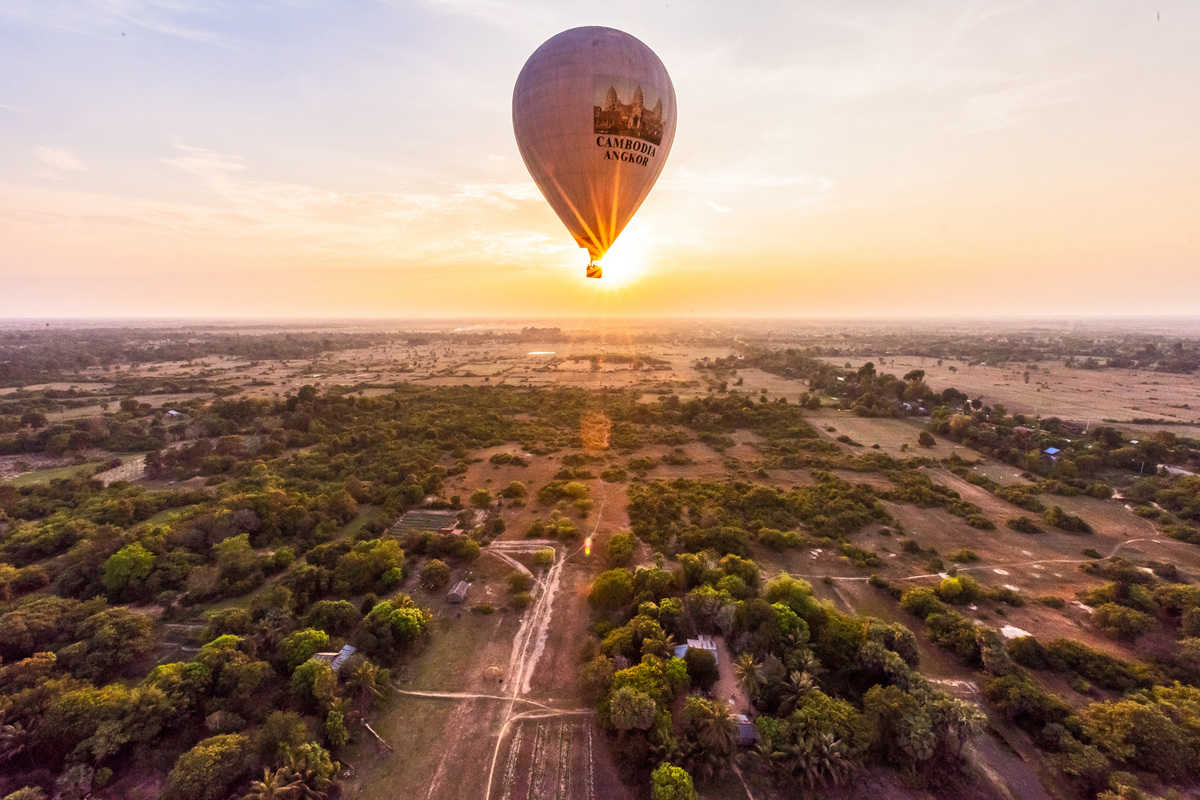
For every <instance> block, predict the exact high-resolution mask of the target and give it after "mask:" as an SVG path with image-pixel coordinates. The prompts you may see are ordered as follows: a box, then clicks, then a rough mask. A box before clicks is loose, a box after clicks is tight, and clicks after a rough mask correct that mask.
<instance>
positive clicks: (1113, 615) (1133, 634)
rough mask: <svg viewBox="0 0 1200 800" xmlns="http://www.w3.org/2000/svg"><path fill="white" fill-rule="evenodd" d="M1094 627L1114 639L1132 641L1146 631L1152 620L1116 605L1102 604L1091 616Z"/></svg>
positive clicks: (1146, 615) (1142, 614) (1137, 612)
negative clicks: (1094, 623)
mask: <svg viewBox="0 0 1200 800" xmlns="http://www.w3.org/2000/svg"><path fill="white" fill-rule="evenodd" d="M1092 619H1093V620H1095V622H1096V626H1097V627H1098V628H1100V630H1102V631H1104V633H1105V634H1107V635H1108V636H1111V637H1113V638H1115V639H1125V640H1129V641H1131V640H1133V639H1136V638H1137V637H1139V636H1141V635H1142V634H1143V633H1145V632H1146V631H1148V630H1149V629H1150V627H1151V626H1152V625H1153V624H1154V618H1153V617H1151V616H1150V615H1149V614H1144V613H1142V612H1141V611H1137V610H1135V609H1132V608H1127V607H1125V606H1122V605H1118V604H1116V603H1104V604H1103V605H1101V606H1099V607H1098V608H1097V609H1096V610H1095V612H1094V613H1093V614H1092Z"/></svg>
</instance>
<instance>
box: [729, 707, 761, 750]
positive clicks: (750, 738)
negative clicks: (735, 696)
mask: <svg viewBox="0 0 1200 800" xmlns="http://www.w3.org/2000/svg"><path fill="white" fill-rule="evenodd" d="M733 724H734V725H736V726H737V743H738V746H739V747H753V746H754V743H755V742H757V741H758V728H756V727H754V723H753V722H751V721H750V718H749V717H747V716H746V715H745V714H734V715H733Z"/></svg>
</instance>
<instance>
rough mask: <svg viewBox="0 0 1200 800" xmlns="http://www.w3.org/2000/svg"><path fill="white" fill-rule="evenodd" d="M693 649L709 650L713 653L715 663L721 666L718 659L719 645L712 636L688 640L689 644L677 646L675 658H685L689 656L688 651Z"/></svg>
mask: <svg viewBox="0 0 1200 800" xmlns="http://www.w3.org/2000/svg"><path fill="white" fill-rule="evenodd" d="M692 649H696V650H707V651H708V652H709V653H712V657H713V663H714V664H717V665H718V666H720V663H719V662H720V660H719V659H718V658H717V643H716V642H714V641H713V639H712V637H711V636H697V637H696V638H695V639H688V640H687V644H681V645H676V647H675V657H676V658H683V657H684V656H686V655H687V651H688V650H692Z"/></svg>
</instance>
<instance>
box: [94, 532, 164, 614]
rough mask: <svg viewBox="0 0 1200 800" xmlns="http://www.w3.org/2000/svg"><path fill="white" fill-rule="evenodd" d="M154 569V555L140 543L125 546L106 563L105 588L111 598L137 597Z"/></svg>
mask: <svg viewBox="0 0 1200 800" xmlns="http://www.w3.org/2000/svg"><path fill="white" fill-rule="evenodd" d="M153 569H154V554H153V553H151V552H150V551H149V550H147V549H146V548H145V547H142V545H141V544H140V543H138V542H133V543H132V544H127V545H125V546H124V547H122V548H121V549H120V550H118V551H117V552H115V553H113V554H112V555H111V556H109V557H108V560H107V561H105V562H104V588H105V589H107V590H108V596H109V598H111V599H113V600H121V599H123V598H124V597H126V596H130V597H137V596H138V595H139V592H138V589H140V588H141V586H142V583H143V581H145V580H146V576H148V575H149V574H150V572H151V570H153Z"/></svg>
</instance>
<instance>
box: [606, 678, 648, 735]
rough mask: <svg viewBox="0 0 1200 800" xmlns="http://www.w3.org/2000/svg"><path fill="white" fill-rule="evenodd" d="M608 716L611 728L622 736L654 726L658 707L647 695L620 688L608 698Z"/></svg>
mask: <svg viewBox="0 0 1200 800" xmlns="http://www.w3.org/2000/svg"><path fill="white" fill-rule="evenodd" d="M609 709H610V710H609V716H610V718H611V719H612V723H613V727H614V728H616V729H617V730H618V731H620V732H621V733H622V734H623V733H625V732H626V731H628V730H631V729H635V730H639V731H644V730H646V729H647V728H649V727H650V726H651V725H653V724H654V718H655V716H656V715H657V714H658V705H657V704H656V703H655V702H654V698H652V697H650V696H649V695H648V694H646V693H644V692H641V691H638V690H637V689H634V688H633V687H632V686H622V687H621V688H619V689H617V690H616V691H615V692H613V693H612V695H610V697H609Z"/></svg>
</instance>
